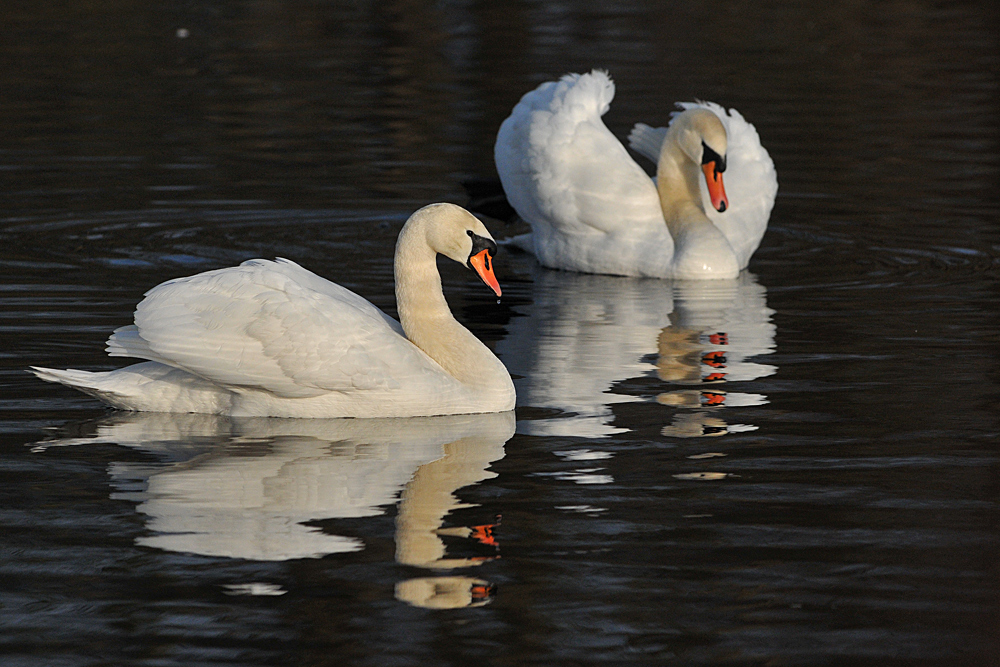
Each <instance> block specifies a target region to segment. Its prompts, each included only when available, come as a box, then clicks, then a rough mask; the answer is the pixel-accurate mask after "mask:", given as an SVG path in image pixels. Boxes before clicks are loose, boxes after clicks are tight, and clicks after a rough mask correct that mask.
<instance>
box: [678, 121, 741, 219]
mask: <svg viewBox="0 0 1000 667" xmlns="http://www.w3.org/2000/svg"><path fill="white" fill-rule="evenodd" d="M671 127H672V129H675V132H676V134H675V135H674V136H675V137H676V141H677V143H678V145H679V146H680V147H681V150H682V151H684V154H685V155H687V156H688V157H689V158H691V161H692V162H694V163H695V164H699V165H701V170H702V172H703V173H704V174H705V183H706V184H707V185H708V195H709V198H710V199H711V200H712V206H714V207H715V210H717V211H719V212H720V213H721V212H723V211H725V210H726V209H727V208H729V199H728V198H727V197H726V189H725V187H724V186H723V184H722V172H724V171H725V170H726V145H727V137H726V128H725V126H724V125H723V124H722V121H721V120H719V117H718V116H716V115H715V114H714V113H712V112H711V111H709V110H708V109H702V108H695V109H688V110H687V111H685V112H683V113H680V114H678V115H677V116H676V117H675V118H674V121H673V123H671Z"/></svg>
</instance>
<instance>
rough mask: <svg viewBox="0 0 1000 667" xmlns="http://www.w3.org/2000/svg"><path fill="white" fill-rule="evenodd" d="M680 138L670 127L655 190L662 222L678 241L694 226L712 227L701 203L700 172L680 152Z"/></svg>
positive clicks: (661, 156) (681, 151)
mask: <svg viewBox="0 0 1000 667" xmlns="http://www.w3.org/2000/svg"><path fill="white" fill-rule="evenodd" d="M677 134H678V132H677V131H676V128H675V127H674V126H671V128H670V131H668V132H667V136H666V138H665V139H664V141H663V146H662V148H661V150H660V160H659V162H658V163H657V165H656V189H657V192H658V193H659V195H660V207H661V208H662V209H663V219H664V220H665V221H666V223H667V227H668V228H669V229H670V233H671V235H673V236H674V237H675V238H676V237H677V235H678V233H680V232H681V230H682V229H684V228H687V227H690V226H691V225H701V224H707V225H711V224H712V221H711V220H709V219H708V216H706V215H705V208H704V206H703V205H702V203H701V186H700V182H699V178H701V173H700V170H699V169H698V165H696V164H695V163H694V161H693V160H692V159H691V158H690V157H688V155H687V154H686V153H685V152H684V151H683V150H682V149H681V147H680V144H679V143H678V141H677Z"/></svg>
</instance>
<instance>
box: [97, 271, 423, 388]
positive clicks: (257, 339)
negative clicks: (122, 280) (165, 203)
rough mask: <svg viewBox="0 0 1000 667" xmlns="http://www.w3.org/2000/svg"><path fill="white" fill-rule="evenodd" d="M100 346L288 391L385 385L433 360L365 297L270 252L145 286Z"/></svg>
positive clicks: (223, 380) (229, 381)
mask: <svg viewBox="0 0 1000 667" xmlns="http://www.w3.org/2000/svg"><path fill="white" fill-rule="evenodd" d="M108 352H109V354H111V355H112V356H129V357H139V358H143V359H150V360H153V361H159V362H161V363H164V364H168V365H170V366H175V367H177V368H182V369H184V370H186V371H189V372H191V373H194V374H195V375H199V376H201V377H204V378H207V379H209V380H211V381H213V382H216V383H219V384H222V385H225V386H229V387H253V388H259V389H264V390H266V391H269V392H272V393H274V394H277V395H278V396H282V397H288V398H293V397H308V396H316V395H319V394H322V393H325V392H327V391H340V390H358V389H376V388H393V387H395V386H398V378H400V377H403V376H406V375H408V374H411V373H417V372H421V370H424V371H426V370H427V368H428V365H430V366H434V365H436V364H434V362H433V361H430V359H429V357H427V356H426V355H424V354H423V352H421V351H420V350H419V349H418V348H417V347H416V346H414V345H413V344H412V343H410V342H409V341H408V340H406V339H405V338H404V337H403V335H402V328H401V327H400V325H399V323H398V322H396V321H395V320H393V319H392V318H390V317H388V316H387V315H385V314H384V313H383V312H382V311H380V310H379V309H378V308H376V307H375V306H373V305H372V304H371V303H369V302H368V301H366V300H365V299H363V298H361V297H360V296H358V295H357V294H354V293H353V292H351V291H350V290H348V289H346V288H344V287H341V286H340V285H336V284H334V283H331V282H330V281H328V280H325V279H323V278H320V277H319V276H317V275H316V274H314V273H312V272H310V271H307V270H306V269H303V268H302V267H300V266H298V265H297V264H295V263H294V262H290V261H288V260H280V259H279V260H278V261H275V262H272V261H269V260H262V259H255V260H250V261H247V262H244V263H243V264H241V265H240V266H238V267H232V268H227V269H220V270H217V271H209V272H207V273H201V274H198V275H195V276H190V277H187V278H179V279H176V280H171V281H168V282H165V283H163V284H161V285H158V286H157V287H154V288H153V289H152V290H150V291H149V292H147V293H146V298H145V299H143V301H142V302H140V303H139V305H138V306H137V307H136V312H135V325H133V326H129V327H122V328H121V329H119V330H117V331H116V332H115V333H114V334H113V335H112V336H111V338H110V339H109V340H108Z"/></svg>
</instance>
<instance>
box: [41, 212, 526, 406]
mask: <svg viewBox="0 0 1000 667" xmlns="http://www.w3.org/2000/svg"><path fill="white" fill-rule="evenodd" d="M439 253H440V254H443V255H445V256H447V257H449V258H451V259H453V260H455V261H457V262H460V263H462V264H466V265H467V266H469V267H470V268H472V269H474V270H475V271H476V272H477V273H478V274H479V276H480V277H481V278H482V279H483V281H484V282H486V283H487V284H488V285H489V286H490V287H491V288H492V289H493V290H494V291H495V292H496V294H497V295H498V296H499V295H500V286H499V285H498V284H497V281H496V278H495V276H494V274H493V267H492V258H493V256H494V255H495V254H496V243H495V242H494V240H493V238H492V236H490V233H489V232H488V231H487V229H486V227H485V226H484V225H483V224H482V222H480V221H479V220H478V219H476V218H475V217H474V216H473V215H472V214H470V213H469V212H468V211H466V210H465V209H463V208H461V207H459V206H455V205H453V204H431V205H429V206H425V207H424V208H422V209H420V210H418V211H416V212H415V213H414V214H413V215H412V216H410V218H409V220H408V221H407V222H406V224H405V225H404V226H403V229H402V230H401V231H400V233H399V238H398V240H397V243H396V253H395V278H396V301H397V310H398V312H399V315H400V322H397V321H396V320H394V319H392V318H391V317H389V316H388V315H386V314H385V313H383V312H382V311H381V310H379V309H378V308H376V307H375V306H374V305H372V304H371V303H370V302H368V301H367V300H365V299H363V298H362V297H360V296H358V295H357V294H355V293H353V292H351V291H350V290H348V289H346V288H344V287H341V286H340V285H337V284H335V283H332V282H330V281H328V280H326V279H324V278H321V277H319V276H317V275H316V274H314V273H312V272H310V271H308V270H306V269H304V268H302V267H300V266H299V265H298V264H295V263H294V262H291V261H288V260H284V259H278V260H276V261H270V260H263V259H254V260H249V261H246V262H244V263H242V264H241V265H239V266H236V267H230V268H225V269H218V270H215V271H208V272H206V273H201V274H198V275H195V276H190V277H186V278H178V279H175V280H170V281H167V282H165V283H162V284H161V285H158V286H157V287H154V288H153V289H152V290H150V291H149V292H147V293H146V298H145V299H143V301H142V302H140V303H139V305H138V306H137V307H136V312H135V323H134V324H132V325H129V326H125V327H121V328H119V329H117V330H116V331H115V332H114V333H113V334H112V336H111V337H110V338H109V339H108V347H107V351H108V353H109V354H110V355H111V356H121V357H135V358H140V359H147V360H148V361H146V362H144V363H139V364H134V365H132V366H127V367H125V368H121V369H118V370H114V371H108V372H97V373H93V372H88V371H79V370H72V369H69V370H54V369H48V368H38V367H33V368H32V371H33V372H34V373H35V374H36V375H37V376H38V377H39V378H41V379H43V380H47V381H51V382H60V383H62V384H65V385H68V386H70V387H74V388H76V389H79V390H80V391H83V392H85V393H88V394H90V395H92V396H95V397H97V398H99V399H101V400H102V401H104V402H106V403H108V404H110V405H112V406H114V407H117V408H122V409H126V410H139V411H150V412H197V413H207V414H218V415H230V416H264V417H413V416H430V415H443V414H463V413H482V412H503V411H507V410H511V409H513V407H514V385H513V382H512V381H511V378H510V375H509V374H508V373H507V369H506V368H505V367H504V365H503V363H502V362H501V361H500V360H499V359H497V357H496V356H495V355H494V354H493V353H492V352H491V351H490V350H489V348H487V347H486V346H485V345H484V344H483V343H482V342H480V341H479V340H478V339H477V338H476V337H475V336H474V335H473V334H472V333H471V332H470V331H469V330H468V329H466V328H465V327H463V326H462V325H461V324H459V322H458V321H457V320H455V318H454V316H453V315H452V314H451V310H450V309H449V308H448V303H447V302H446V301H445V298H444V294H443V292H442V289H441V277H440V274H439V273H438V269H437V263H436V257H437V255H438V254H439Z"/></svg>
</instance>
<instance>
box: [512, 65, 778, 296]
mask: <svg viewBox="0 0 1000 667" xmlns="http://www.w3.org/2000/svg"><path fill="white" fill-rule="evenodd" d="M613 97H614V84H613V82H612V81H611V79H610V77H609V76H608V74H607V73H606V72H603V71H600V70H594V71H592V72H590V73H589V74H583V75H580V74H568V75H566V76H564V77H563V78H562V79H560V80H559V81H558V82H547V83H544V84H542V85H541V86H539V87H538V88H536V89H535V90H533V91H531V92H529V93H527V94H526V95H524V96H523V97H522V98H521V101H520V102H519V103H518V104H517V106H515V107H514V110H513V111H512V113H511V115H510V116H509V117H508V118H507V119H506V120H505V121H504V122H503V124H502V125H501V127H500V131H499V133H498V135H497V142H496V146H495V152H494V155H495V159H496V166H497V171H498V173H499V175H500V180H501V182H502V183H503V186H504V191H505V192H506V194H507V198H508V200H509V201H510V203H511V205H512V206H513V207H514V209H515V210H516V211H517V212H518V214H519V215H520V216H521V217H522V218H523V219H524V220H525V221H527V222H528V223H529V224H530V225H531V227H532V232H531V234H527V235H523V236H520V237H516V238H515V239H514V243H515V244H516V245H518V246H520V247H522V248H524V249H525V250H528V251H529V252H532V253H534V254H535V256H536V257H537V258H538V260H539V262H540V263H542V264H543V265H545V266H549V267H552V268H560V269H567V270H572V271H581V272H586V273H610V274H619V275H637V276H650V277H658V278H671V277H685V278H692V277H693V278H698V277H704V278H731V277H733V276H734V275H735V272H736V271H738V270H739V269H742V268H745V267H746V265H747V262H748V261H749V259H750V256H751V255H752V254H753V252H754V250H756V248H757V246H758V245H759V243H760V239H761V237H762V236H763V234H764V230H765V229H766V227H767V220H768V217H769V215H770V211H771V207H772V206H773V203H774V197H775V193H776V191H777V178H776V176H775V172H774V165H773V163H772V162H771V159H770V157H769V156H768V154H767V151H766V150H764V148H763V147H762V146H761V145H760V140H759V137H758V136H757V132H756V130H755V129H754V127H753V126H752V125H750V124H749V123H747V122H746V121H745V120H744V119H743V117H742V116H741V115H740V114H739V113H738V112H736V111H735V110H730V111H729V112H728V113H726V112H725V110H724V109H722V107H720V106H719V105H717V104H712V103H697V104H682V105H680V106H681V107H682V109H684V110H686V109H689V108H696V107H702V108H706V109H709V110H711V111H712V112H713V113H714V114H715V115H716V116H718V117H719V118H720V120H721V121H722V123H723V125H724V126H725V128H726V131H727V134H728V141H729V147H728V155H727V156H726V157H727V163H728V168H727V171H726V173H725V182H726V190H727V192H728V193H729V201H730V208H729V210H727V211H726V212H725V213H721V214H720V213H718V212H716V211H715V210H714V209H713V208H712V206H711V205H708V199H707V192H706V188H705V185H704V183H703V182H702V183H701V188H702V193H703V194H702V197H703V201H704V204H703V207H704V208H705V210H706V211H708V217H709V219H710V220H711V221H712V222H713V223H715V224H716V226H717V227H718V229H719V230H720V231H721V232H722V234H723V235H724V236H725V240H726V241H728V243H729V244H730V245H731V246H732V253H733V254H734V256H735V260H727V261H729V265H732V264H733V263H735V264H736V265H738V267H737V268H734V269H729V268H726V269H724V270H723V272H721V273H720V272H718V271H716V272H715V273H714V274H713V273H712V272H710V271H709V272H706V274H705V275H691V273H690V269H689V268H687V269H685V271H684V272H683V275H681V274H679V271H678V270H677V266H675V262H674V260H675V245H676V244H677V243H680V244H682V245H683V244H689V245H690V241H691V237H690V235H689V236H688V237H687V238H678V239H675V238H674V237H672V236H671V234H670V232H669V231H668V229H667V227H666V225H665V222H664V214H663V210H662V208H661V205H660V199H659V197H658V194H657V189H656V185H655V183H654V181H653V180H652V179H650V178H649V176H648V175H647V174H646V172H645V171H644V170H643V169H642V168H641V167H640V166H639V165H638V164H637V163H636V162H635V161H634V160H633V159H632V158H631V157H630V156H629V154H628V152H627V151H626V150H625V147H624V146H623V145H622V144H621V142H620V141H619V140H618V139H617V138H616V137H615V136H614V135H613V134H612V133H611V132H610V130H608V129H607V127H606V126H605V125H604V122H603V121H602V120H601V116H602V115H603V114H604V113H605V112H606V111H607V110H608V109H609V107H610V103H611V100H612V98H613ZM666 134H667V128H651V127H649V126H646V125H642V124H639V125H637V126H636V128H635V129H634V130H633V133H632V137H630V141H631V143H632V147H633V149H634V150H636V151H637V152H639V153H640V154H643V155H645V156H646V157H649V158H650V159H652V160H653V161H654V162H657V161H658V160H659V159H660V149H661V147H662V146H663V143H664V138H665V137H666ZM719 243H721V240H720V241H718V242H715V246H718V245H719ZM722 245H723V246H724V244H722ZM723 250H724V251H726V252H728V250H725V249H724V248H723ZM676 251H677V256H680V255H681V254H682V252H689V251H690V248H684V247H677V248H676ZM708 252H710V253H711V252H714V250H709V251H708ZM729 265H727V266H729Z"/></svg>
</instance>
